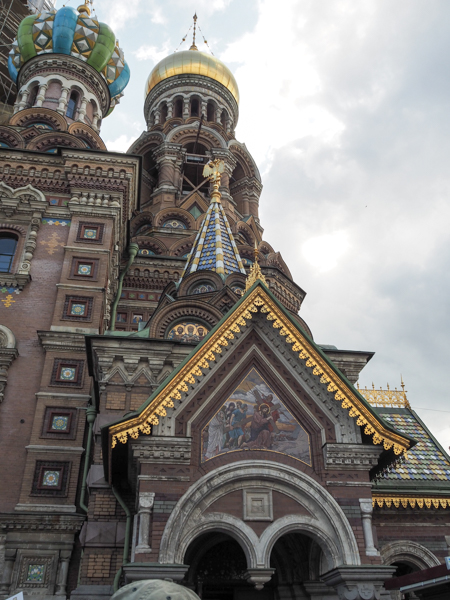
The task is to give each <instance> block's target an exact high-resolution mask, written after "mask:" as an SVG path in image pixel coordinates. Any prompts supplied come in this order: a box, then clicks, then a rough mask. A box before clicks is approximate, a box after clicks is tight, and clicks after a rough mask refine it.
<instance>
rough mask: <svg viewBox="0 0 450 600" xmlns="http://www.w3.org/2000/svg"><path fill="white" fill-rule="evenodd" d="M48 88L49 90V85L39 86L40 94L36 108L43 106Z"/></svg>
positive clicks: (42, 84)
mask: <svg viewBox="0 0 450 600" xmlns="http://www.w3.org/2000/svg"><path fill="white" fill-rule="evenodd" d="M47 88H48V84H47V83H41V85H40V86H39V92H38V95H37V97H36V106H42V104H43V103H44V100H45V92H46V91H47Z"/></svg>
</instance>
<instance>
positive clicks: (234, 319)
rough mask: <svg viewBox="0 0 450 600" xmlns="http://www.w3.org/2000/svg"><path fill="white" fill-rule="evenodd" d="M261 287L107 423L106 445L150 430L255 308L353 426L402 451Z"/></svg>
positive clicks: (400, 440)
mask: <svg viewBox="0 0 450 600" xmlns="http://www.w3.org/2000/svg"><path fill="white" fill-rule="evenodd" d="M266 290H267V288H266V287H265V286H263V285H262V284H261V283H256V284H255V285H254V286H253V287H252V288H251V289H250V290H248V292H247V293H246V294H245V295H244V297H243V298H242V300H241V301H240V302H238V304H236V305H235V307H234V310H233V311H232V312H231V314H230V315H229V316H227V317H224V319H222V321H221V322H220V323H219V324H218V325H217V326H216V327H215V328H214V329H213V330H212V331H211V332H210V333H209V334H208V335H207V336H206V338H205V340H204V341H203V342H202V343H201V344H200V345H199V346H198V347H197V349H196V350H195V352H194V354H193V355H192V356H191V357H190V358H189V359H187V360H186V361H185V362H184V363H182V364H181V365H180V367H179V368H177V369H176V370H175V371H174V374H173V376H172V377H171V379H170V381H168V382H167V384H164V385H163V386H162V387H160V388H159V389H158V390H157V391H156V392H155V393H154V394H153V395H152V397H151V398H150V399H149V403H148V404H147V405H146V406H145V407H144V408H143V410H142V412H141V413H139V414H136V413H134V416H132V417H130V418H128V419H126V420H124V421H121V422H119V423H116V424H113V425H111V426H110V427H109V428H108V431H109V436H110V445H111V448H114V447H115V446H116V444H117V442H118V441H119V442H121V443H123V444H125V443H126V442H127V439H128V437H131V438H133V439H137V438H138V437H139V435H140V434H141V433H144V434H147V435H148V434H150V433H151V431H152V426H153V425H157V424H158V423H159V420H160V419H161V418H164V417H165V416H166V415H167V410H166V409H167V408H173V407H174V401H179V400H181V398H182V394H185V393H186V392H188V391H189V389H190V388H189V386H193V385H196V384H197V382H198V381H199V380H200V379H201V378H202V377H203V376H204V375H205V372H206V371H208V370H209V369H210V365H211V366H212V365H213V364H214V363H215V362H216V360H218V357H219V356H220V354H222V352H223V349H224V347H226V346H228V340H232V339H234V337H235V335H234V334H235V333H239V332H240V331H241V329H242V328H245V327H247V326H248V324H249V321H250V320H251V319H252V318H253V314H254V313H257V312H260V313H262V314H264V315H265V316H266V319H267V320H268V321H270V322H271V323H272V326H273V327H274V329H276V330H277V331H278V333H279V335H280V336H282V337H284V338H285V341H286V343H287V344H289V345H291V346H292V351H293V352H295V353H298V358H299V359H300V360H301V361H304V363H305V366H306V367H307V368H310V369H311V370H312V373H313V375H314V376H315V377H316V378H317V379H318V381H320V383H321V384H323V385H325V386H326V387H327V390H328V392H331V393H332V394H333V396H334V399H335V400H336V401H338V402H340V403H341V406H342V408H344V409H347V410H348V411H349V415H350V417H353V418H355V419H356V423H357V425H358V426H362V427H364V432H365V433H366V435H368V436H371V437H372V441H373V443H374V444H375V445H378V444H383V447H384V449H385V450H389V449H391V448H392V449H393V451H394V453H395V454H396V455H400V454H403V453H405V452H406V451H407V449H408V448H409V446H410V441H409V439H408V438H407V437H404V436H403V435H401V434H400V433H397V432H395V431H392V430H390V429H388V428H387V427H386V426H385V423H384V421H383V420H382V419H380V418H379V417H378V416H377V415H376V413H374V412H372V410H371V408H370V405H368V404H366V402H365V401H364V399H363V398H362V397H361V396H360V395H359V394H358V392H357V390H356V389H355V388H354V387H353V386H352V385H351V384H350V383H349V382H347V381H346V380H345V379H344V378H342V377H341V376H339V375H338V374H337V373H336V371H335V370H334V368H333V367H332V365H331V363H329V362H328V360H327V359H326V358H325V355H323V354H322V352H321V351H320V350H319V348H318V347H317V346H315V345H314V344H313V343H312V342H311V341H310V340H309V339H308V338H307V337H306V336H305V335H304V334H303V333H302V332H301V331H300V330H299V329H298V328H297V327H296V326H295V325H294V324H293V322H292V321H291V320H290V319H289V318H288V317H287V316H286V314H285V312H284V310H282V309H281V308H280V306H279V305H278V303H277V302H276V301H275V299H274V298H273V297H271V295H269V293H268V291H266Z"/></svg>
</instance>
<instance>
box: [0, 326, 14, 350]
mask: <svg viewBox="0 0 450 600" xmlns="http://www.w3.org/2000/svg"><path fill="white" fill-rule="evenodd" d="M16 347H17V343H16V336H15V335H14V334H13V332H12V331H11V329H9V327H6V325H0V348H7V349H13V348H16Z"/></svg>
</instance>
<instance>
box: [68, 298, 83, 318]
mask: <svg viewBox="0 0 450 600" xmlns="http://www.w3.org/2000/svg"><path fill="white" fill-rule="evenodd" d="M70 314H71V315H74V316H76V317H83V316H84V315H85V314H86V304H84V303H75V302H72V305H71V307H70Z"/></svg>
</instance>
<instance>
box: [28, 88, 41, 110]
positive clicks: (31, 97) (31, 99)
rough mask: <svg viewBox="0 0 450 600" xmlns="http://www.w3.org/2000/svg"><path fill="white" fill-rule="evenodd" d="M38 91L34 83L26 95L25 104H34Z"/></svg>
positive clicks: (30, 105)
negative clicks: (26, 100)
mask: <svg viewBox="0 0 450 600" xmlns="http://www.w3.org/2000/svg"><path fill="white" fill-rule="evenodd" d="M38 91H39V86H38V85H37V84H36V85H34V86H33V87H32V88H31V90H30V95H29V96H28V102H27V105H28V106H29V107H30V108H31V107H32V106H34V105H35V103H36V98H37V95H38Z"/></svg>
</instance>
